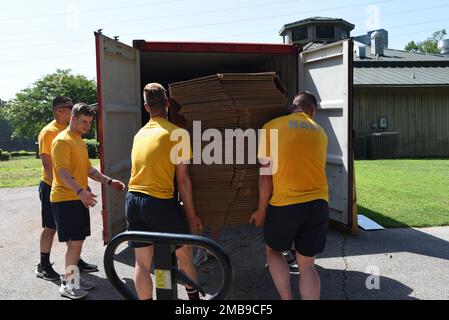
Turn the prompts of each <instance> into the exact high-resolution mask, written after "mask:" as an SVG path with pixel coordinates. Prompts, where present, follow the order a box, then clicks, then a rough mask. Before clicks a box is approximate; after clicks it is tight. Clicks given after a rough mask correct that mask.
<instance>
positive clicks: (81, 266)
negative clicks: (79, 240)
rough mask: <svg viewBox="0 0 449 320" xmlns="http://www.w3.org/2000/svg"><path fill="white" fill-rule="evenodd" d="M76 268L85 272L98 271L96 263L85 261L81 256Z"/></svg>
mask: <svg viewBox="0 0 449 320" xmlns="http://www.w3.org/2000/svg"><path fill="white" fill-rule="evenodd" d="M78 268H79V269H80V271H81V272H86V273H89V272H97V271H98V266H97V265H94V264H90V263H87V262H85V261H84V260H83V259H81V258H80V261H79V262H78Z"/></svg>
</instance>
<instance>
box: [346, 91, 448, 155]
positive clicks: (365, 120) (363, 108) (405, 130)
mask: <svg viewBox="0 0 449 320" xmlns="http://www.w3.org/2000/svg"><path fill="white" fill-rule="evenodd" d="M382 117H385V118H387V121H388V128H387V129H386V130H382V131H385V132H399V157H401V158H423V157H448V156H449V87H432V88H424V87H418V88H416V87H415V88H361V87H355V88H354V130H355V132H356V134H357V135H359V134H363V133H371V132H372V124H373V123H378V122H379V118H382ZM382 131H380V132H382ZM378 132H379V130H378Z"/></svg>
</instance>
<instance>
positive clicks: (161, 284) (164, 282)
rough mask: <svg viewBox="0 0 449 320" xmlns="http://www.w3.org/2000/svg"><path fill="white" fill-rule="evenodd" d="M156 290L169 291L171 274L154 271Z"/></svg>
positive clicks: (166, 271) (165, 271) (163, 271)
mask: <svg viewBox="0 0 449 320" xmlns="http://www.w3.org/2000/svg"><path fill="white" fill-rule="evenodd" d="M154 275H155V277H156V288H157V289H166V290H171V289H172V286H171V274H170V271H169V270H154Z"/></svg>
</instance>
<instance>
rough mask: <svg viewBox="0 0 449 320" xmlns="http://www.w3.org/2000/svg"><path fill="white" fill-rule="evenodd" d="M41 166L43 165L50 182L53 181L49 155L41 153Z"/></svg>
mask: <svg viewBox="0 0 449 320" xmlns="http://www.w3.org/2000/svg"><path fill="white" fill-rule="evenodd" d="M41 160H42V166H43V167H44V170H45V174H46V175H47V177H48V179H49V180H50V182H53V164H52V161H51V156H50V155H49V154H45V153H43V154H41Z"/></svg>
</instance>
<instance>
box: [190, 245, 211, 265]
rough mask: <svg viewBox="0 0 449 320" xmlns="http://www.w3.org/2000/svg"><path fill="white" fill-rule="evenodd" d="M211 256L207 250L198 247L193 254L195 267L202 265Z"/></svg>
mask: <svg viewBox="0 0 449 320" xmlns="http://www.w3.org/2000/svg"><path fill="white" fill-rule="evenodd" d="M208 259H209V258H208V257H207V252H206V250H204V249H196V250H195V253H194V255H193V265H194V266H195V267H198V266H200V265H201V264H202V263H204V262H206V261H207V260H208Z"/></svg>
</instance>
